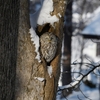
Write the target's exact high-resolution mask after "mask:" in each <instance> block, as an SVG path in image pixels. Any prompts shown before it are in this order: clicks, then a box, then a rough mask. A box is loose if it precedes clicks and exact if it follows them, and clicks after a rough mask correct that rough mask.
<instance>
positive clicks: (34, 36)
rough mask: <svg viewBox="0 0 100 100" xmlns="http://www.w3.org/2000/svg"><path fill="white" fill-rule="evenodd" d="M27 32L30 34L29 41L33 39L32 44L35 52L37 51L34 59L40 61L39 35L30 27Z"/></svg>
mask: <svg viewBox="0 0 100 100" xmlns="http://www.w3.org/2000/svg"><path fill="white" fill-rule="evenodd" d="M29 33H30V34H31V41H33V44H35V52H36V53H37V56H36V59H37V60H38V61H39V62H41V60H40V53H39V51H38V50H39V46H40V44H39V37H38V35H37V34H36V32H35V31H34V30H33V28H32V27H31V29H30V31H29Z"/></svg>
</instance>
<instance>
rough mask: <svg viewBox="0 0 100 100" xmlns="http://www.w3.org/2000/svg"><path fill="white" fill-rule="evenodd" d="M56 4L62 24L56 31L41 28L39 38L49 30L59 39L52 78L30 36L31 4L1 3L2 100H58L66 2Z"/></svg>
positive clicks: (56, 24) (0, 70) (50, 27)
mask: <svg viewBox="0 0 100 100" xmlns="http://www.w3.org/2000/svg"><path fill="white" fill-rule="evenodd" d="M53 2H54V3H53V5H54V11H53V12H52V15H56V16H57V17H58V18H59V22H56V23H54V27H52V26H51V25H49V26H48V25H47V24H45V25H43V26H39V27H38V28H37V30H38V31H39V34H41V33H42V32H43V30H44V31H45V29H44V27H45V28H48V29H49V30H47V32H48V31H49V32H53V33H54V34H55V35H56V36H57V37H58V49H57V53H56V56H55V58H54V59H53V60H52V61H51V62H50V65H51V66H52V77H50V76H49V74H48V71H47V63H46V62H45V60H44V59H43V58H42V57H41V62H38V60H37V59H35V58H36V55H37V53H36V52H35V49H36V48H35V45H34V44H33V42H32V41H31V38H30V33H29V28H30V26H29V12H28V11H29V10H28V8H29V7H28V0H20V1H18V0H17V1H15V2H14V1H12V0H10V1H9V2H7V1H4V3H3V1H1V2H0V6H1V7H0V57H1V59H0V92H1V93H0V100H8V99H9V100H14V94H15V100H55V97H56V91H57V84H58V79H59V74H60V57H61V44H62V34H63V16H64V8H65V0H61V2H59V0H54V1H53ZM19 3H20V4H19ZM19 5H20V7H18V6H19ZM59 6H61V8H62V9H61V8H59ZM19 9H20V10H19ZM58 13H60V14H61V16H58ZM18 18H19V20H18ZM18 22H19V23H18ZM18 25H19V26H18ZM18 27H19V29H18ZM40 27H41V31H40V30H39V28H40ZM42 29H43V30H42ZM17 33H18V34H17ZM17 36H18V47H17ZM16 54H17V55H16ZM16 56H17V66H16ZM15 71H16V72H15ZM15 75H16V78H15ZM38 78H40V79H41V78H44V80H42V81H41V80H40V79H38ZM14 90H15V91H14ZM14 92H15V93H14Z"/></svg>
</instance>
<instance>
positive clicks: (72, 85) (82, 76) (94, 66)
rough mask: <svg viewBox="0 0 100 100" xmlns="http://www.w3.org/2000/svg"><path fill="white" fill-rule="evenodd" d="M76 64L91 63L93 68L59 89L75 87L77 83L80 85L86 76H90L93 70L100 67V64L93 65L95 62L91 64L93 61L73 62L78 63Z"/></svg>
mask: <svg viewBox="0 0 100 100" xmlns="http://www.w3.org/2000/svg"><path fill="white" fill-rule="evenodd" d="M76 64H86V65H87V64H88V65H91V66H93V68H92V69H90V70H89V71H88V72H87V73H86V74H84V75H83V74H81V75H80V76H79V77H78V78H77V79H76V80H75V81H74V82H71V83H70V84H68V85H65V86H61V87H59V89H58V91H62V90H64V89H73V88H75V86H77V85H79V84H80V82H81V81H82V80H83V79H84V78H85V77H86V76H88V75H89V74H90V73H91V72H93V71H94V70H95V69H96V68H97V67H100V64H95V65H93V64H91V63H75V62H74V63H73V65H76Z"/></svg>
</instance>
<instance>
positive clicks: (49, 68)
mask: <svg viewBox="0 0 100 100" xmlns="http://www.w3.org/2000/svg"><path fill="white" fill-rule="evenodd" d="M47 70H48V74H49V76H50V78H51V77H52V66H51V65H50V66H47Z"/></svg>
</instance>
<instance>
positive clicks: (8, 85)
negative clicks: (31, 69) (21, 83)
mask: <svg viewBox="0 0 100 100" xmlns="http://www.w3.org/2000/svg"><path fill="white" fill-rule="evenodd" d="M18 22H19V0H0V100H14V90H15V75H16V58H17V37H18Z"/></svg>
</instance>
